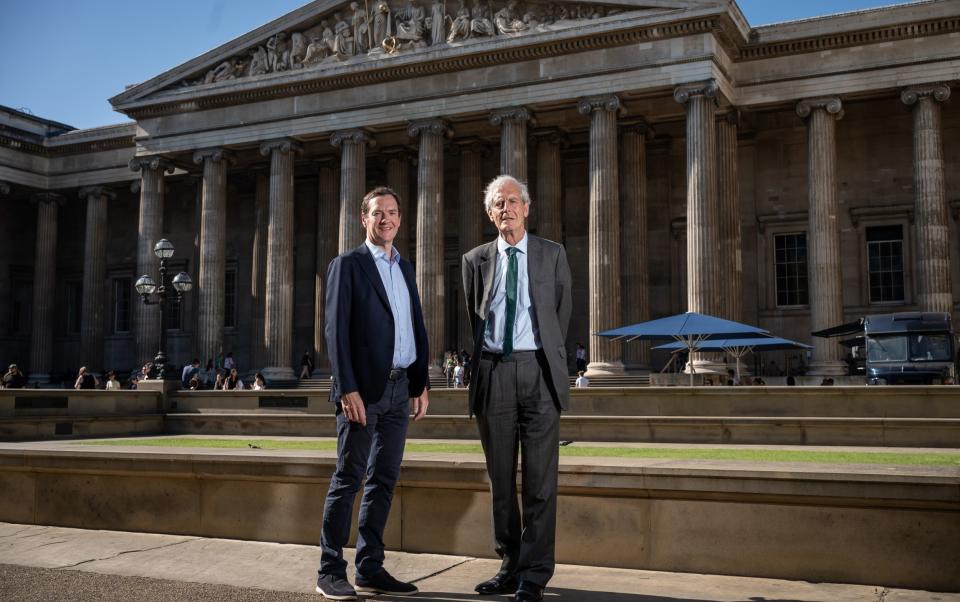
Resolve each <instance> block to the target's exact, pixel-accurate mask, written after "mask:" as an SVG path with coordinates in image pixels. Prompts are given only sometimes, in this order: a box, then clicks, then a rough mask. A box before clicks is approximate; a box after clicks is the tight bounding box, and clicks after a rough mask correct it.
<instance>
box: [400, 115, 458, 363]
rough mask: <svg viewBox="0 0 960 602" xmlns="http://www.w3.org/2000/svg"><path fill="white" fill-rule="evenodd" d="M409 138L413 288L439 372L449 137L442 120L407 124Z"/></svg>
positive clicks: (442, 338)
mask: <svg viewBox="0 0 960 602" xmlns="http://www.w3.org/2000/svg"><path fill="white" fill-rule="evenodd" d="M407 132H408V133H409V134H410V137H411V138H419V139H420V156H419V159H418V162H417V166H418V171H417V288H418V289H419V290H420V299H421V302H422V304H423V319H424V322H425V324H426V327H427V338H428V340H429V343H430V357H429V367H430V373H431V374H432V375H436V374H439V372H440V359H441V358H442V357H443V352H444V342H445V341H446V336H445V328H444V325H445V320H444V317H445V315H446V314H445V310H446V278H445V274H446V263H445V262H444V257H443V243H444V238H443V139H444V137H449V136H451V135H452V134H453V131H452V130H451V129H450V128H449V126H448V125H447V123H446V122H445V121H443V120H442V119H423V120H419V121H414V122H412V123H411V124H410V126H409V128H408V129H407Z"/></svg>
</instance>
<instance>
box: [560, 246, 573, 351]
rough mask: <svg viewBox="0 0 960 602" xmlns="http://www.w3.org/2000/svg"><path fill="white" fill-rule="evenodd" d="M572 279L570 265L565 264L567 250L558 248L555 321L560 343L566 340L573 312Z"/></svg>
mask: <svg viewBox="0 0 960 602" xmlns="http://www.w3.org/2000/svg"><path fill="white" fill-rule="evenodd" d="M572 281H573V279H572V278H571V277H570V264H569V263H567V250H566V249H564V248H563V246H561V247H560V251H559V253H558V254H557V321H559V322H560V332H561V334H562V335H563V337H562V338H561V339H560V340H561V341H566V340H567V331H568V330H569V328H570V314H571V312H572V311H573V299H572V295H571V290H570V289H571V287H572Z"/></svg>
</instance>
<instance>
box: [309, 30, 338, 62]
mask: <svg viewBox="0 0 960 602" xmlns="http://www.w3.org/2000/svg"><path fill="white" fill-rule="evenodd" d="M331 35H332V34H331ZM328 56H330V47H329V46H328V45H327V42H326V40H324V39H323V38H322V37H321V36H319V35H314V36H313V38H312V39H311V40H310V43H309V44H308V45H307V54H306V56H304V57H303V66H304V67H307V66H310V65H315V64H317V63H319V62H320V61H322V60H323V59H325V58H327V57H328Z"/></svg>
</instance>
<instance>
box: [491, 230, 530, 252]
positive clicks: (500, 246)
mask: <svg viewBox="0 0 960 602" xmlns="http://www.w3.org/2000/svg"><path fill="white" fill-rule="evenodd" d="M510 246H514V247H516V248H517V250H518V251H520V252H521V253H523V254H524V255H526V254H527V233H526V232H524V233H523V238H521V239H520V242H518V243H517V244H515V245H510V244H509V243H508V242H507V241H505V240H503V237H502V236H498V237H497V253H506V252H507V248H508V247H510Z"/></svg>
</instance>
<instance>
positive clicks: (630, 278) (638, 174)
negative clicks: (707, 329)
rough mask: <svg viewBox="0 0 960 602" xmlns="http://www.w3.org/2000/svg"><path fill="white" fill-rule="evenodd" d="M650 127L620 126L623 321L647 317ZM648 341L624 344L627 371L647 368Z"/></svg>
mask: <svg viewBox="0 0 960 602" xmlns="http://www.w3.org/2000/svg"><path fill="white" fill-rule="evenodd" d="M652 137H653V130H652V129H651V128H650V126H649V125H648V124H647V122H646V121H645V120H640V121H638V122H635V123H632V124H630V125H629V126H627V127H626V128H624V129H623V133H622V136H621V139H620V148H621V150H622V154H621V171H620V199H621V203H620V216H621V219H622V221H623V233H622V234H623V235H622V237H621V239H620V280H621V291H622V292H621V301H622V302H623V315H622V316H621V320H622V321H623V323H624V324H636V323H638V322H645V321H647V320H649V319H650V273H649V261H650V260H649V249H648V245H647V139H648V138H652ZM649 352H650V344H649V343H648V342H646V341H643V342H641V341H632V342H629V343H625V344H624V345H623V367H624V369H625V370H627V371H628V372H649V371H650V357H649Z"/></svg>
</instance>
